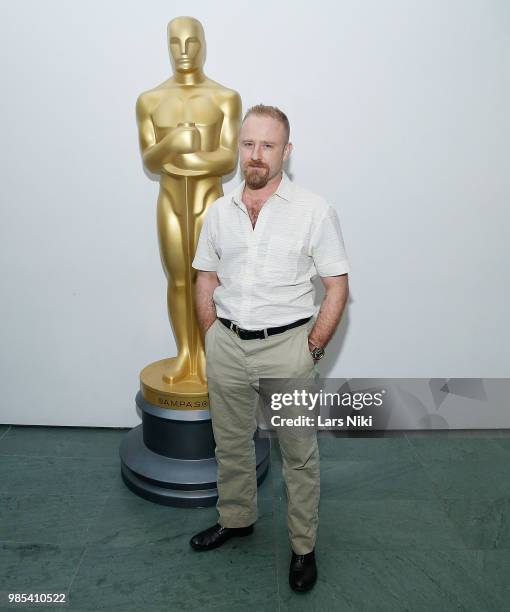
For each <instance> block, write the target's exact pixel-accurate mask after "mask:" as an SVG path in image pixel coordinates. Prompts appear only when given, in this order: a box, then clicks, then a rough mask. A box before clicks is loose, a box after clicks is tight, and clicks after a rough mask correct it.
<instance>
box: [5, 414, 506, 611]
mask: <svg viewBox="0 0 510 612" xmlns="http://www.w3.org/2000/svg"><path fill="white" fill-rule="evenodd" d="M126 431H127V430H110V429H80V428H67V427H10V426H0V579H1V587H0V591H8V590H17V591H23V592H31V591H32V592H34V591H44V592H67V593H68V594H69V602H70V603H69V606H68V607H67V608H57V607H54V608H51V607H44V608H43V609H45V610H52V609H55V610H57V609H70V610H119V611H122V612H124V611H127V610H137V611H138V610H140V611H144V612H145V611H155V610H161V611H167V610H174V609H181V610H202V611H208V610H217V611H218V612H220V611H221V612H223V611H228V610H246V609H250V608H251V609H252V610H253V611H254V612H258V611H264V610H270V611H273V610H274V611H277V610H307V611H309V610H321V611H323V610H328V611H329V610H334V611H341V610H346V611H350V610H354V611H356V612H357V611H372V610H373V611H374V612H383V611H386V610H388V611H391V612H397V611H400V610H408V611H410V612H417V611H422V610H423V611H424V612H425V611H426V612H429V611H432V610H434V611H442V610H444V611H452V612H453V611H457V610H472V611H474V612H475V611H476V612H482V611H487V612H494V611H500V610H501V611H503V610H510V580H509V578H508V577H509V576H510V469H509V466H510V432H508V431H480V432H427V433H419V432H408V433H393V434H387V435H379V436H370V437H368V436H360V435H357V436H348V435H344V436H342V437H338V438H333V437H328V438H325V437H321V438H320V449H321V502H320V527H319V535H318V540H317V554H316V556H317V564H318V571H319V579H318V582H317V585H316V586H315V588H314V589H313V590H312V591H311V592H310V593H307V594H304V595H298V594H295V593H293V592H292V591H291V590H290V588H289V586H288V582H287V575H288V564H289V559H290V548H289V541H288V534H287V526H286V506H287V504H286V498H285V487H284V483H283V481H282V476H281V458H280V455H279V450H278V444H277V442H275V441H273V450H272V455H271V470H270V473H269V475H268V477H267V478H266V480H265V481H264V483H263V484H262V486H261V488H260V491H259V520H258V522H257V525H256V528H255V533H254V535H253V536H250V537H249V538H242V539H239V540H231V541H230V542H228V543H227V544H226V545H225V546H223V547H222V548H219V549H216V550H213V551H210V552H207V553H196V552H195V551H193V550H192V549H191V548H190V547H189V544H188V540H189V538H190V537H191V535H192V534H193V533H195V532H197V531H199V530H201V529H203V528H205V527H208V526H210V525H211V524H213V523H214V522H215V521H216V518H217V514H216V510H215V508H208V509H182V508H169V507H166V506H160V505H158V504H154V503H151V502H147V501H145V500H143V499H141V498H139V497H138V496H136V495H135V494H133V493H132V492H131V491H129V490H128V489H127V488H126V486H125V485H124V483H123V482H122V479H121V476H120V464H119V457H118V448H119V444H120V441H121V439H122V437H123V436H124V435H125V433H126ZM3 609H7V608H3ZM18 609H23V608H18Z"/></svg>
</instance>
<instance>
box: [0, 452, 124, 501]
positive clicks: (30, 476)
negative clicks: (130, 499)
mask: <svg viewBox="0 0 510 612" xmlns="http://www.w3.org/2000/svg"><path fill="white" fill-rule="evenodd" d="M0 454H1V453H0ZM121 484H123V483H121V477H120V462H119V461H118V460H116V459H115V460H111V459H101V458H100V459H85V458H79V457H72V458H68V457H30V456H25V455H1V457H0V493H6V494H9V495H10V496H11V497H16V496H19V495H26V494H33V495H35V494H39V495H46V494H59V495H88V496H101V495H107V494H109V493H110V492H111V490H112V489H114V490H120V486H121ZM123 486H124V488H127V487H126V486H125V485H123Z"/></svg>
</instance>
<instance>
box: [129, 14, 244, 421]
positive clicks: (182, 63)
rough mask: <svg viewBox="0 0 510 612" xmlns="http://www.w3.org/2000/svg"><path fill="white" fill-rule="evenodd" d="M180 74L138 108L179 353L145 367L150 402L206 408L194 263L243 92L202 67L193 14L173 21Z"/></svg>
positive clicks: (232, 149) (226, 164) (230, 164)
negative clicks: (156, 182)
mask: <svg viewBox="0 0 510 612" xmlns="http://www.w3.org/2000/svg"><path fill="white" fill-rule="evenodd" d="M168 46H169V51H170V57H171V61H172V64H173V66H174V69H175V74H174V76H172V77H171V78H169V79H168V80H167V81H164V82H163V83H162V84H161V85H158V86H157V87H155V88H154V89H151V90H149V91H147V92H145V93H143V94H141V95H140V97H139V98H138V101H137V104H136V115H137V122H138V131H139V137H140V148H141V151H142V156H143V162H144V164H145V166H146V168H147V169H148V170H149V171H150V172H152V173H154V174H159V175H160V191H159V198H158V211H157V222H158V237H159V250H160V254H161V262H162V264H163V269H164V271H165V274H166V277H167V279H168V291H167V303H168V314H169V317H170V321H171V324H172V328H173V331H174V335H175V339H176V343H177V350H178V354H177V357H172V358H170V359H163V360H161V361H157V362H155V363H151V364H150V365H148V366H147V367H145V368H144V369H143V371H142V373H141V375H140V381H141V391H142V394H143V396H144V398H145V399H146V400H148V401H149V402H151V403H153V404H156V405H159V406H163V407H171V408H176V409H187V408H188V409H189V408H191V409H193V408H198V407H203V408H207V407H208V400H207V382H206V376H205V355H204V347H203V338H202V336H201V333H200V332H199V327H198V324H197V320H196V316H195V308H194V303H193V285H194V281H195V275H196V271H194V270H193V268H192V267H191V262H192V260H193V257H194V254H195V250H196V246H197V241H198V236H199V234H200V229H201V227H202V223H203V219H204V215H205V212H206V210H207V206H208V205H209V204H210V203H211V202H214V200H216V199H218V198H219V197H220V196H222V195H223V191H222V185H221V177H222V176H224V175H226V174H228V173H230V172H232V170H234V168H235V167H236V163H237V136H238V131H239V123H240V115H241V99H240V97H239V94H238V93H237V92H235V91H233V90H231V89H227V88H226V87H223V86H222V85H220V84H219V83H216V82H215V81H212V80H211V79H208V78H207V77H206V76H205V74H204V72H203V64H204V58H205V39H204V31H203V29H202V25H201V24H200V22H199V21H197V20H196V19H193V18H192V17H177V18H176V19H173V20H172V21H171V22H170V23H169V24H168Z"/></svg>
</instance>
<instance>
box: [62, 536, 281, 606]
mask: <svg viewBox="0 0 510 612" xmlns="http://www.w3.org/2000/svg"><path fill="white" fill-rule="evenodd" d="M254 535H255V534H254ZM252 537H253V536H249V537H247V538H239V539H237V540H231V541H229V542H228V543H226V544H225V545H224V546H222V547H221V548H218V549H215V550H211V551H207V552H196V551H193V550H192V549H191V548H189V547H187V548H184V549H182V548H181V547H178V548H176V547H172V546H171V545H154V546H141V545H140V546H132V547H115V546H102V545H100V546H91V547H89V548H87V551H86V554H85V557H84V559H83V561H82V563H81V565H80V568H79V571H78V573H77V576H76V578H75V579H74V581H73V583H72V587H71V591H70V602H71V605H72V606H73V607H79V608H83V609H86V610H103V609H104V610H120V611H123V610H137V611H139V610H175V609H180V610H193V611H195V610H218V611H222V612H223V611H224V610H225V609H228V610H241V609H244V610H246V607H247V605H249V607H250V608H252V609H254V610H262V611H265V610H268V611H269V610H270V611H272V612H273V611H274V610H276V607H277V605H276V582H275V573H274V559H273V553H272V551H267V554H266V555H265V556H264V557H261V556H258V555H255V554H253V542H252V541H250V540H251V538H252Z"/></svg>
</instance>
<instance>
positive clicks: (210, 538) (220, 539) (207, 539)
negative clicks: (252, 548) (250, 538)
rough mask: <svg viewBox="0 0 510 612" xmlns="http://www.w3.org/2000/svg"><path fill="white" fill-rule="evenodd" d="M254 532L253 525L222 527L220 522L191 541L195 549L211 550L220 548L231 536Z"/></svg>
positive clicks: (237, 536)
mask: <svg viewBox="0 0 510 612" xmlns="http://www.w3.org/2000/svg"><path fill="white" fill-rule="evenodd" d="M251 533H253V525H248V527H222V526H221V525H220V524H219V523H216V525H213V526H212V527H209V529H206V530H205V531H201V532H200V533H197V534H196V535H194V536H193V537H192V538H191V540H190V541H189V543H190V546H191V548H194V549H195V550H211V549H213V548H218V546H221V545H222V544H223V543H224V542H226V541H227V540H230V538H241V537H243V536H247V535H250V534H251Z"/></svg>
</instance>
